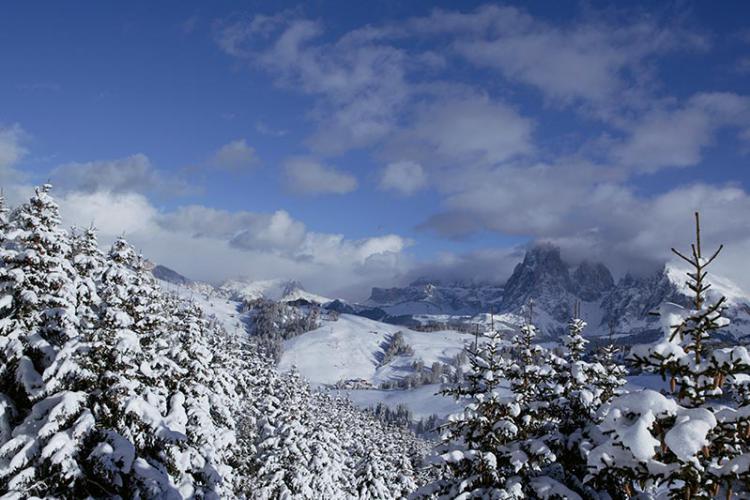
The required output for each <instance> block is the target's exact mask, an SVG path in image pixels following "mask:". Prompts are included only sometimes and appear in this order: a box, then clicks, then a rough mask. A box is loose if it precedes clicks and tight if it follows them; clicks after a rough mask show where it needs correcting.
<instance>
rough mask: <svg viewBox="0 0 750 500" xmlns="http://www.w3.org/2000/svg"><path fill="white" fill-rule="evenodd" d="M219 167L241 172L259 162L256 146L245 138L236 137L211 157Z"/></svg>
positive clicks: (213, 162) (212, 161)
mask: <svg viewBox="0 0 750 500" xmlns="http://www.w3.org/2000/svg"><path fill="white" fill-rule="evenodd" d="M211 163H212V164H213V165H216V166H217V167H220V168H223V169H226V170H231V171H235V172H239V171H242V170H245V169H248V168H252V167H254V166H256V165H257V164H258V155H257V153H256V152H255V148H253V147H252V146H249V145H248V144H247V141H246V140H245V139H236V140H234V141H231V142H229V143H227V144H224V145H223V146H222V147H220V148H219V149H218V150H217V151H216V153H214V155H213V157H212V158H211Z"/></svg>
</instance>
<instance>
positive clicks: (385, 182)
mask: <svg viewBox="0 0 750 500" xmlns="http://www.w3.org/2000/svg"><path fill="white" fill-rule="evenodd" d="M426 185H427V175H426V174H425V171H424V169H423V168H422V165H420V164H419V163H416V162H413V161H397V162H393V163H389V164H388V165H386V166H385V168H384V169H383V173H382V176H381V178H380V188H381V189H385V190H390V191H396V192H397V193H401V194H403V195H410V194H414V193H415V192H417V191H419V190H420V189H422V188H424V187H425V186H426Z"/></svg>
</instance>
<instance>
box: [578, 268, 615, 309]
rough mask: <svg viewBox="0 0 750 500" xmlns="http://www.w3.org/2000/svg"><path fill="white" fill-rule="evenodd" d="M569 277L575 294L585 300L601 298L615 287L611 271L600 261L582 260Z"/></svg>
mask: <svg viewBox="0 0 750 500" xmlns="http://www.w3.org/2000/svg"><path fill="white" fill-rule="evenodd" d="M571 279H572V280H573V286H574V287H575V293H576V295H577V296H578V297H580V298H581V300H583V301H586V302H592V301H595V300H599V299H601V298H602V297H603V296H604V295H605V294H606V293H607V292H609V291H610V290H612V289H613V288H614V287H615V280H614V278H612V273H610V272H609V269H608V268H607V266H605V265H604V264H602V263H601V262H590V261H588V260H584V261H583V262H581V263H580V264H579V265H578V267H577V268H576V270H575V271H573V275H572V276H571Z"/></svg>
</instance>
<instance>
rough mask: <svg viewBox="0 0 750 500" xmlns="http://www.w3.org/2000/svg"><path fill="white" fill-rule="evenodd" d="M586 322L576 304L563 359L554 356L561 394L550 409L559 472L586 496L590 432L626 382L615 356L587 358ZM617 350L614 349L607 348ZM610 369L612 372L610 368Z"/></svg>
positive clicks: (571, 485) (587, 491)
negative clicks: (554, 429) (601, 358)
mask: <svg viewBox="0 0 750 500" xmlns="http://www.w3.org/2000/svg"><path fill="white" fill-rule="evenodd" d="M585 328H586V322H585V321H583V320H582V319H581V311H580V304H576V306H575V308H574V312H573V316H572V318H571V320H570V321H569V323H568V333H567V334H566V335H565V336H563V339H562V340H563V344H564V345H565V352H564V359H560V358H556V357H554V356H552V357H551V358H552V359H551V362H552V364H554V366H555V370H556V373H557V383H558V386H557V393H558V397H557V398H555V399H554V400H553V405H552V408H551V411H552V413H554V415H555V420H556V421H557V422H558V425H557V432H556V436H555V437H554V438H553V439H552V440H551V447H552V449H553V450H554V451H555V454H556V456H557V457H558V461H557V467H558V474H559V476H560V477H561V478H563V482H565V484H567V485H568V486H569V487H571V488H573V489H574V490H576V491H578V492H579V493H581V494H584V495H589V496H590V495H591V493H592V492H591V490H590V487H589V486H587V485H585V484H584V480H585V478H586V476H587V475H588V464H587V455H588V450H589V445H590V442H591V434H592V433H593V434H596V433H597V431H596V429H595V424H596V423H597V421H598V412H599V409H600V408H601V407H602V405H604V404H606V403H607V402H609V401H610V400H611V399H612V397H613V395H614V391H615V390H616V388H618V387H620V386H621V385H622V384H624V383H625V381H624V379H623V378H622V377H623V376H624V368H623V367H622V366H619V365H618V364H617V363H616V362H615V360H614V359H613V358H612V357H609V358H607V359H606V362H607V366H606V367H605V366H604V365H602V364H601V363H600V362H599V361H598V360H597V359H595V360H593V361H586V360H585V359H584V355H585V353H586V344H588V340H587V339H585V338H584V336H583V331H584V329H585ZM607 352H608V353H610V354H612V353H613V352H614V350H613V348H611V349H608V350H607ZM608 370H609V371H608Z"/></svg>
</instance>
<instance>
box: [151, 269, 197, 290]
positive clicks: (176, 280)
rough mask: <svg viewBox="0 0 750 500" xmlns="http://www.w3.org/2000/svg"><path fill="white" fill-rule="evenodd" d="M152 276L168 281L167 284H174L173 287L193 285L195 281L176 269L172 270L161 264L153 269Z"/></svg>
mask: <svg viewBox="0 0 750 500" xmlns="http://www.w3.org/2000/svg"><path fill="white" fill-rule="evenodd" d="M151 274H153V275H154V278H156V279H158V280H161V281H166V282H167V283H172V284H173V285H188V284H190V283H193V280H191V279H190V278H186V277H185V276H183V275H182V274H180V273H178V272H177V271H175V270H174V269H170V268H168V267H167V266H163V265H161V264H156V265H155V266H154V267H153V269H151Z"/></svg>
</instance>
